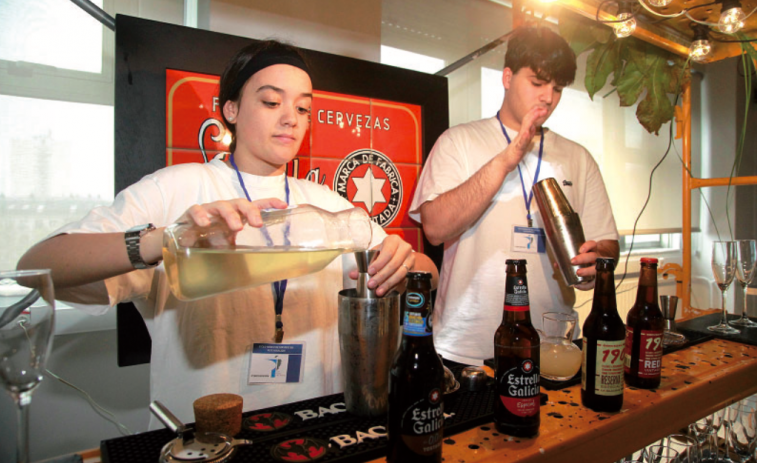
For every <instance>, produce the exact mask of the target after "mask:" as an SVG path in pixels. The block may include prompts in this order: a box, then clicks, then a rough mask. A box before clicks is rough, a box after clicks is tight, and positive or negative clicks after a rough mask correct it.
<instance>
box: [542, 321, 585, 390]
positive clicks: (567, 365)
mask: <svg viewBox="0 0 757 463" xmlns="http://www.w3.org/2000/svg"><path fill="white" fill-rule="evenodd" d="M577 322H578V315H577V314H576V313H563V312H547V313H545V314H544V315H542V328H543V336H542V335H541V333H540V336H541V351H540V355H541V366H540V369H541V376H542V378H546V379H549V380H552V381H567V380H569V379H571V378H573V376H575V374H576V373H578V370H579V369H580V368H581V359H582V358H581V349H579V348H578V346H576V345H575V344H573V341H572V339H573V331H574V330H575V327H576V323H577Z"/></svg>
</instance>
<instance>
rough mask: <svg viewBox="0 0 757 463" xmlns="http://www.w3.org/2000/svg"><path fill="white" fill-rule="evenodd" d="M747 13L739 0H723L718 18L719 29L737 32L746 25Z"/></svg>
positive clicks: (730, 32)
mask: <svg viewBox="0 0 757 463" xmlns="http://www.w3.org/2000/svg"><path fill="white" fill-rule="evenodd" d="M745 19H746V15H745V14H744V11H743V10H742V9H741V2H740V1H739V0H723V6H722V7H721V9H720V19H719V20H718V30H719V31H720V32H723V33H724V34H735V33H736V32H738V31H740V30H741V28H742V27H744V20H745Z"/></svg>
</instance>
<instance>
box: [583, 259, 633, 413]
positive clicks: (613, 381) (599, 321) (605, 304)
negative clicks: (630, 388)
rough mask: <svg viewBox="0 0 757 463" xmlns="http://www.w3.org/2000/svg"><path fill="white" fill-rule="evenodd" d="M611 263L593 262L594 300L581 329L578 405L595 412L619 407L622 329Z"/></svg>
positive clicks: (621, 398)
mask: <svg viewBox="0 0 757 463" xmlns="http://www.w3.org/2000/svg"><path fill="white" fill-rule="evenodd" d="M614 267H615V261H614V260H613V259H606V258H603V257H600V258H599V259H597V266H596V269H597V279H596V283H595V285H594V301H593V303H592V306H591V312H590V313H589V316H588V317H586V321H585V322H584V327H583V335H584V339H583V365H582V373H581V403H582V404H583V406H584V407H587V408H590V409H592V410H594V411H595V412H617V411H620V409H621V408H622V407H623V368H624V350H625V342H626V326H625V324H624V323H623V319H621V318H620V315H619V314H618V305H617V301H616V300H615V275H614V273H613V269H614Z"/></svg>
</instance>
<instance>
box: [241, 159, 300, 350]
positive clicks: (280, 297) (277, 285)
mask: <svg viewBox="0 0 757 463" xmlns="http://www.w3.org/2000/svg"><path fill="white" fill-rule="evenodd" d="M229 162H230V163H231V165H232V167H234V170H235V171H237V178H239V184H240V185H241V186H242V191H244V195H245V196H246V197H247V201H250V202H252V199H251V198H250V193H249V192H248V191H247V187H246V186H245V184H244V179H243V178H242V173H241V172H239V167H237V163H236V162H234V153H232V154H231V156H229ZM284 193H285V195H286V203H287V206H288V205H289V178H288V177H287V176H286V172H285V173H284ZM260 230H261V231H262V232H263V235H264V236H265V239H266V241H267V242H268V245H269V246H271V245H273V240H272V239H271V236H270V235H269V234H268V230H267V229H266V228H265V226H264V227H263V228H261V229H260ZM284 243H285V244H287V245H288V244H289V238H288V237H287V233H286V231H285V234H284ZM287 281H288V280H281V281H275V282H273V291H274V293H275V294H276V301H275V302H274V304H275V305H274V310H275V311H276V335H275V337H274V341H276V342H277V343H279V342H281V341H282V340H283V339H284V323H283V322H282V321H281V314H282V313H283V312H284V294H286V292H287Z"/></svg>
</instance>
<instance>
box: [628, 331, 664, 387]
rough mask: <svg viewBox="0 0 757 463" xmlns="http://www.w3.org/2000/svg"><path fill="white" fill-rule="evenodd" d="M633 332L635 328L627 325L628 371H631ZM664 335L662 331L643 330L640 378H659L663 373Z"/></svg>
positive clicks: (640, 350)
mask: <svg viewBox="0 0 757 463" xmlns="http://www.w3.org/2000/svg"><path fill="white" fill-rule="evenodd" d="M633 333H634V330H633V328H631V327H626V359H625V368H624V370H625V372H626V373H631V362H632V361H633V359H632V358H631V357H632V352H633V350H632V348H633ZM662 336H663V333H662V331H654V330H641V341H640V346H639V374H638V376H639V378H657V377H659V376H660V374H661V373H662Z"/></svg>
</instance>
